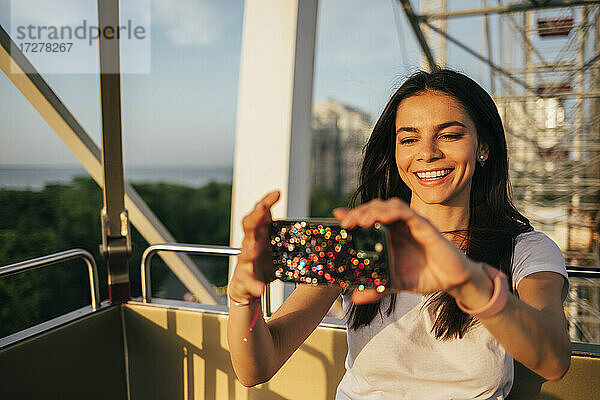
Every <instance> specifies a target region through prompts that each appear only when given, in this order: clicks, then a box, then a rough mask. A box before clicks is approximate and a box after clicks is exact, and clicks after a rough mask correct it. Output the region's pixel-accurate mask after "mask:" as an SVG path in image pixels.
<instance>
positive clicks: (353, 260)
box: [270, 219, 391, 293]
mask: <svg viewBox="0 0 600 400" xmlns="http://www.w3.org/2000/svg"><path fill="white" fill-rule="evenodd" d="M270 241H271V251H272V254H273V266H274V268H275V271H274V272H275V277H276V278H278V279H281V280H283V281H287V282H298V283H305V284H311V285H330V286H338V287H340V288H342V289H350V288H357V289H359V290H363V289H375V290H377V291H378V292H379V293H383V292H385V291H386V290H388V289H389V288H390V285H391V282H390V260H391V258H390V255H389V253H388V250H389V249H390V248H391V246H390V235H389V232H388V230H387V228H386V227H385V226H384V225H382V224H379V223H378V224H375V226H373V227H371V228H354V229H344V228H342V227H341V226H340V225H339V222H338V221H337V220H335V219H302V220H290V219H287V220H276V221H273V222H272V223H271V226H270Z"/></svg>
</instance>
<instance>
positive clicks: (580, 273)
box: [567, 266, 600, 278]
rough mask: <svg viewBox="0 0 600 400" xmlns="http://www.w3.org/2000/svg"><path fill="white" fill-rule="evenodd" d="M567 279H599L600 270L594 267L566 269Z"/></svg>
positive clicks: (571, 267)
mask: <svg viewBox="0 0 600 400" xmlns="http://www.w3.org/2000/svg"><path fill="white" fill-rule="evenodd" d="M567 273H568V274H569V278H600V268H594V267H573V266H570V267H567Z"/></svg>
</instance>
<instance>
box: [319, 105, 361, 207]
mask: <svg viewBox="0 0 600 400" xmlns="http://www.w3.org/2000/svg"><path fill="white" fill-rule="evenodd" d="M311 128H312V139H311V184H312V186H313V187H314V186H320V187H323V188H326V189H329V190H331V191H333V192H334V193H335V194H337V195H345V194H347V193H350V192H351V191H354V190H355V189H356V187H357V185H358V177H359V174H360V165H361V163H362V150H363V146H364V145H365V143H366V142H367V139H368V138H369V135H370V134H371V131H372V129H373V125H372V124H371V117H370V115H369V114H368V113H366V112H364V111H361V110H358V109H356V108H353V107H350V106H348V105H344V104H341V103H339V102H337V101H335V100H332V99H329V100H327V101H325V102H323V103H319V104H316V105H315V106H314V107H313V113H312V123H311Z"/></svg>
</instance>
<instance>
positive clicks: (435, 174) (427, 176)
mask: <svg viewBox="0 0 600 400" xmlns="http://www.w3.org/2000/svg"><path fill="white" fill-rule="evenodd" d="M453 170H454V168H441V169H432V170H423V171H416V172H413V174H415V175H416V176H417V178H418V179H419V181H420V183H421V184H423V185H427V186H430V185H432V184H433V185H437V184H440V183H442V182H443V181H445V180H446V178H447V177H448V176H449V175H450V174H451V173H452V171H453Z"/></svg>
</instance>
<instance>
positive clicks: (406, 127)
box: [396, 126, 419, 133]
mask: <svg viewBox="0 0 600 400" xmlns="http://www.w3.org/2000/svg"><path fill="white" fill-rule="evenodd" d="M400 132H414V133H418V132H419V130H418V129H417V128H413V127H411V126H401V127H400V128H398V129H396V133H400Z"/></svg>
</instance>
